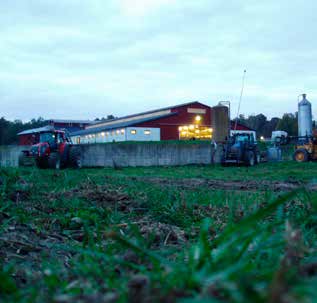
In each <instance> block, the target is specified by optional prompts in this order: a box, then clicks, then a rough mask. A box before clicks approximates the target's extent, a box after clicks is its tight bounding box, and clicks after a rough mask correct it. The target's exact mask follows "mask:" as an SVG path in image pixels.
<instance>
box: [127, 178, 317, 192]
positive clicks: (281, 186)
mask: <svg viewBox="0 0 317 303" xmlns="http://www.w3.org/2000/svg"><path fill="white" fill-rule="evenodd" d="M133 179H135V180H138V181H143V182H148V183H152V184H158V185H162V186H172V187H179V188H182V189H196V188H198V187H205V188H206V187H207V188H210V189H222V190H234V191H236V190H238V191H259V190H260V191H266V190H272V191H277V192H278V191H292V190H294V189H297V188H299V187H301V186H303V184H302V183H300V182H298V181H289V182H285V181H267V180H261V181H253V180H246V181H243V180H241V181H240V180H239V181H236V180H210V179H202V178H188V179H187V178H186V179H171V178H157V177H154V178H153V177H133ZM308 189H310V190H316V189H317V185H315V186H312V185H309V186H308Z"/></svg>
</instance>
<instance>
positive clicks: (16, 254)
mask: <svg viewBox="0 0 317 303" xmlns="http://www.w3.org/2000/svg"><path fill="white" fill-rule="evenodd" d="M67 240H68V238H67V237H65V236H63V235H61V234H57V233H45V232H43V231H39V230H38V229H35V228H34V227H32V226H31V225H27V224H21V223H11V224H10V225H9V226H7V227H5V228H4V229H3V230H2V232H1V235H0V259H1V260H3V262H4V263H9V262H13V261H14V262H15V263H16V264H19V271H17V272H15V273H14V278H15V280H16V282H17V283H18V284H24V283H25V282H26V280H27V277H26V273H27V272H29V270H30V269H31V270H32V272H33V274H34V275H36V274H37V273H38V271H41V270H42V268H41V264H42V260H43V259H42V258H43V257H47V258H54V259H59V260H60V261H62V262H63V263H64V264H65V265H67V264H68V262H69V260H70V259H71V257H72V255H71V254H70V252H69V251H66V250H63V248H62V247H63V246H64V245H65V242H67ZM54 247H55V248H54ZM53 248H54V249H53ZM24 267H25V268H24ZM26 267H27V268H26Z"/></svg>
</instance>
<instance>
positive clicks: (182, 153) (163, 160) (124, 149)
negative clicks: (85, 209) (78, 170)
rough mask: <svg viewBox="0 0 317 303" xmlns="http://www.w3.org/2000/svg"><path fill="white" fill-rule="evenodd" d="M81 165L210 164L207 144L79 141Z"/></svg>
mask: <svg viewBox="0 0 317 303" xmlns="http://www.w3.org/2000/svg"><path fill="white" fill-rule="evenodd" d="M80 148H81V150H82V161H83V166H86V167H113V166H115V165H117V166H122V167H127V166H162V165H163V166H165V165H166V166H176V165H187V164H210V163H211V162H212V160H211V159H212V148H211V145H210V144H186V143H184V144H180V143H178V144H172V143H160V144H153V143H142V144H133V143H132V144H129V143H124V144H115V143H114V144H91V145H80Z"/></svg>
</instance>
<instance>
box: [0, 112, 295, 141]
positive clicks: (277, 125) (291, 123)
mask: <svg viewBox="0 0 317 303" xmlns="http://www.w3.org/2000/svg"><path fill="white" fill-rule="evenodd" d="M114 118H115V117H114V116H113V115H108V116H107V117H102V118H96V119H95V120H96V121H104V120H110V119H114ZM238 122H239V123H241V124H243V125H245V126H247V127H249V128H251V129H253V130H255V131H256V133H257V136H258V137H260V136H264V137H265V138H270V137H271V134H272V131H274V130H284V131H286V132H288V134H289V135H290V136H296V135H297V128H298V126H297V113H295V114H292V113H286V114H284V115H283V116H282V118H277V117H275V118H272V119H268V118H267V117H266V116H265V115H263V114H258V115H250V116H248V117H245V116H244V115H240V116H239V118H238ZM47 123H48V122H47V120H45V119H44V118H42V117H39V118H37V119H32V120H31V121H28V122H22V121H21V120H14V121H9V120H6V119H5V118H4V117H2V118H0V145H10V144H17V142H18V138H17V133H19V132H21V131H24V130H27V129H30V128H37V127H42V126H45V125H47Z"/></svg>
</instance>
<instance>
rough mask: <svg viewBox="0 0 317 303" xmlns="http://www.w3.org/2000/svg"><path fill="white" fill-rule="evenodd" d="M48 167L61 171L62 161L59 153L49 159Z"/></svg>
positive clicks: (51, 155) (52, 154)
mask: <svg viewBox="0 0 317 303" xmlns="http://www.w3.org/2000/svg"><path fill="white" fill-rule="evenodd" d="M47 162H48V167H49V168H51V169H61V159H60V156H59V154H58V153H51V154H50V155H49V156H48V159H47Z"/></svg>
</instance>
